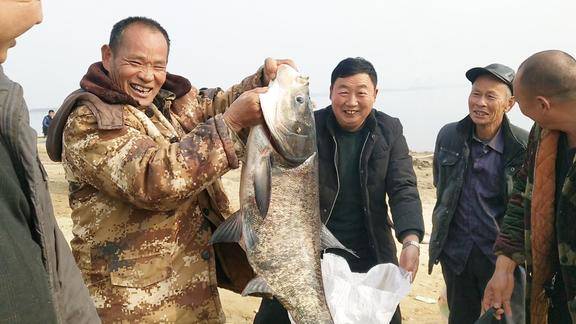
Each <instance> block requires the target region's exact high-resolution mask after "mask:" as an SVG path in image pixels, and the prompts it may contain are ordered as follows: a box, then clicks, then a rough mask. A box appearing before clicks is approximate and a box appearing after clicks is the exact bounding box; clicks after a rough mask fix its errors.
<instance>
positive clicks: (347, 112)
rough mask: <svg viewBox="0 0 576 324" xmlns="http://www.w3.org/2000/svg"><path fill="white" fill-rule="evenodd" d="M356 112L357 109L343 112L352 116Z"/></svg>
mask: <svg viewBox="0 0 576 324" xmlns="http://www.w3.org/2000/svg"><path fill="white" fill-rule="evenodd" d="M358 112H359V111H358V110H344V113H345V114H346V115H347V116H354V115H356V114H357V113H358Z"/></svg>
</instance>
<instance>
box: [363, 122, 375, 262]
mask: <svg viewBox="0 0 576 324" xmlns="http://www.w3.org/2000/svg"><path fill="white" fill-rule="evenodd" d="M371 134H372V133H371V132H370V131H369V132H368V135H367V136H366V139H365V140H364V144H363V145H362V150H361V151H360V161H359V163H358V166H359V170H358V171H359V172H360V177H362V156H363V155H364V148H366V143H368V139H369V138H370V137H371ZM365 173H366V174H365V176H364V178H362V183H363V181H364V179H368V170H366V171H365ZM362 183H361V185H362ZM362 191H365V193H366V206H364V210H363V211H364V217H366V219H367V220H368V230H369V231H370V236H371V238H372V239H371V241H372V242H371V243H372V246H371V248H372V249H373V250H374V256H375V257H376V261H377V262H380V260H379V259H378V251H377V249H378V248H377V247H376V234H374V224H372V218H371V217H370V215H368V210H369V208H370V194H369V193H368V191H367V188H364V189H363V190H362Z"/></svg>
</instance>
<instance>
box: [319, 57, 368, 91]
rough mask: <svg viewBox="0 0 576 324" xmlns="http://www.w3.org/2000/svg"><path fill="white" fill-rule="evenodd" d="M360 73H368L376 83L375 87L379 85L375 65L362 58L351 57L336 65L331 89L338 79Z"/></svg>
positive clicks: (331, 80)
mask: <svg viewBox="0 0 576 324" xmlns="http://www.w3.org/2000/svg"><path fill="white" fill-rule="evenodd" d="M359 73H366V74H368V76H369V77H370V80H372V83H374V87H376V85H377V84H378V76H377V75H376V70H375V69H374V65H372V63H370V62H369V61H367V60H366V59H364V58H362V57H349V58H347V59H344V60H342V61H340V63H338V65H336V67H335V68H334V71H332V77H331V79H330V87H332V86H333V85H334V82H336V79H338V78H347V77H349V76H353V75H356V74H359Z"/></svg>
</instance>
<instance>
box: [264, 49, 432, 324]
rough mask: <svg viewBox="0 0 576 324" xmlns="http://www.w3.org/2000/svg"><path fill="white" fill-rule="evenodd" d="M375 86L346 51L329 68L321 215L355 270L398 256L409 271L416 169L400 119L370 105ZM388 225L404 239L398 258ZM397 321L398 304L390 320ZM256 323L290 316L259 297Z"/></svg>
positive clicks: (321, 121)
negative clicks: (328, 100) (342, 246)
mask: <svg viewBox="0 0 576 324" xmlns="http://www.w3.org/2000/svg"><path fill="white" fill-rule="evenodd" d="M376 85H377V75H376V71H375V69H374V66H373V65H372V64H371V63H370V62H368V61H367V60H365V59H363V58H347V59H345V60H343V61H341V62H340V63H339V64H338V65H337V66H336V68H335V69H334V71H333V72H332V77H331V86H330V99H331V101H332V105H331V106H328V107H326V108H324V109H321V110H318V111H315V112H314V118H315V126H316V137H317V141H316V143H317V149H318V166H319V168H318V171H319V200H320V217H321V221H322V222H323V223H324V224H325V226H326V227H327V229H328V230H329V232H332V233H333V234H334V236H335V237H336V238H337V239H338V240H339V241H340V243H342V244H343V245H344V246H345V247H346V248H349V249H351V250H353V251H354V252H355V253H356V254H357V256H354V255H352V254H350V253H349V252H347V251H345V250H343V249H341V248H340V249H328V251H329V252H334V253H337V254H339V255H341V256H343V257H344V258H346V260H347V261H348V264H349V266H350V269H351V270H352V271H354V272H367V271H368V270H370V268H372V267H373V266H375V265H377V264H380V263H394V264H398V263H399V265H400V267H402V268H404V269H405V270H407V271H410V272H412V277H413V278H414V277H415V276H416V272H417V270H418V262H419V242H420V241H421V239H422V236H423V235H424V222H423V219H422V207H421V203H420V197H419V194H418V190H417V187H416V176H415V174H414V170H413V168H412V158H411V157H410V155H409V152H408V146H407V144H406V140H405V138H404V136H403V134H402V125H401V123H400V121H399V120H398V119H397V118H393V117H391V116H388V115H386V114H385V113H383V112H380V111H377V110H376V109H374V108H373V107H374V103H375V101H376V96H377V94H378V89H377V88H376ZM386 196H388V202H387V201H386V199H385V198H386ZM388 206H390V209H391V212H392V218H393V222H392V221H390V219H389V216H388ZM392 229H394V231H395V235H396V239H398V240H399V241H400V242H402V243H403V248H402V251H401V253H400V262H398V259H397V256H396V246H395V242H394V238H393V236H392ZM292 317H294V316H292ZM401 320H402V318H401V315H400V311H399V308H398V310H397V311H396V313H395V314H394V317H393V318H392V321H391V323H401ZM254 323H289V319H288V316H287V314H286V311H285V310H284V309H283V307H282V305H280V303H278V301H277V300H275V299H272V300H270V299H263V301H262V304H261V305H260V309H259V311H258V314H257V315H256V318H255V321H254Z"/></svg>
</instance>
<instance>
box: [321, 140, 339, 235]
mask: <svg viewBox="0 0 576 324" xmlns="http://www.w3.org/2000/svg"><path fill="white" fill-rule="evenodd" d="M332 140H333V141H334V168H335V169H336V183H337V186H336V196H335V197H334V201H332V207H330V213H328V217H327V218H326V221H325V222H324V225H328V221H329V220H330V216H332V211H333V210H334V206H335V205H336V199H338V194H339V193H340V175H339V174H338V164H337V163H336V159H337V158H338V143H337V142H336V137H335V136H334V135H332Z"/></svg>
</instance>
